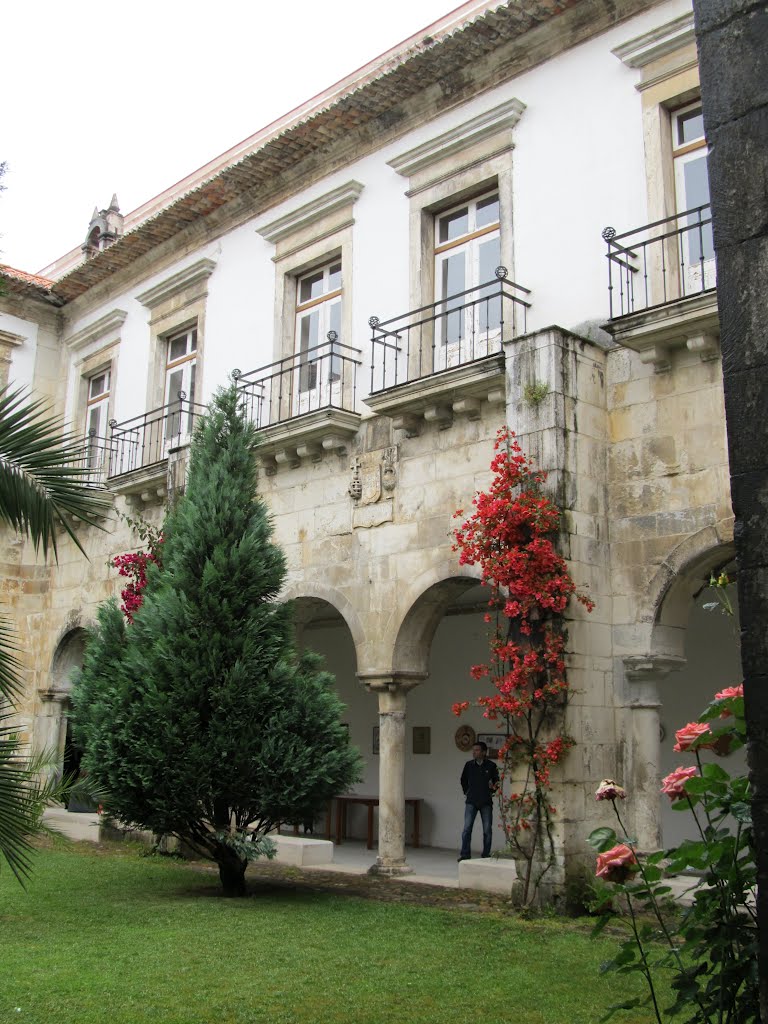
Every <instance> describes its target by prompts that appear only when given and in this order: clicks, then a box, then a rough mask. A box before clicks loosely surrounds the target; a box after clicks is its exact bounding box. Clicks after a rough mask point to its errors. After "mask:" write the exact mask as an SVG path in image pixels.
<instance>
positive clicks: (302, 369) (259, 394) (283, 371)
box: [232, 331, 362, 430]
mask: <svg viewBox="0 0 768 1024" xmlns="http://www.w3.org/2000/svg"><path fill="white" fill-rule="evenodd" d="M361 355H362V353H361V352H360V350H359V349H356V348H351V347H350V346H349V345H342V343H341V342H340V341H339V340H338V335H337V334H336V332H335V331H329V332H328V335H327V341H324V342H322V343H321V344H319V345H315V346H313V347H312V348H309V349H305V350H304V351H302V352H297V353H295V354H294V355H292V356H286V358H285V359H278V361H277V362H276V363H270V364H269V365H268V366H262V367H261V368H260V369H258V370H252V371H251V372H250V373H241V372H240V370H233V371H232V378H233V380H235V382H236V383H237V386H238V388H239V390H240V393H241V395H242V398H243V404H244V406H245V412H246V416H247V417H248V419H249V420H250V421H251V422H252V423H253V424H254V425H255V426H256V427H257V428H258V429H260V430H262V429H264V428H265V427H269V426H272V425H274V424H276V423H284V422H285V421H286V420H290V419H294V418H295V417H297V416H303V415H304V414H305V413H309V412H315V411H317V410H318V409H342V410H346V411H347V412H355V402H356V400H357V373H358V367H360V366H361V365H362V363H361V358H360V357H361Z"/></svg>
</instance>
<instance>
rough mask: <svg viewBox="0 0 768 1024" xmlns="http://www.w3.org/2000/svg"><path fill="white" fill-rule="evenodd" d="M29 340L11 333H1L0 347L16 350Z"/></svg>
mask: <svg viewBox="0 0 768 1024" xmlns="http://www.w3.org/2000/svg"><path fill="white" fill-rule="evenodd" d="M26 340H27V339H26V338H25V337H24V335H22V334H12V333H11V331H0V345H8V346H9V347H10V348H16V346H17V345H23V344H24V342H25V341H26Z"/></svg>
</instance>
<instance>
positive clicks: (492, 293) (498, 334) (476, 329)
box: [368, 267, 531, 394]
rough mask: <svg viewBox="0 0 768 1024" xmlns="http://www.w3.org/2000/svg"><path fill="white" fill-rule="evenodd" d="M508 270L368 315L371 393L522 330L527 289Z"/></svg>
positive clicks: (476, 355) (481, 354) (454, 362)
mask: <svg viewBox="0 0 768 1024" xmlns="http://www.w3.org/2000/svg"><path fill="white" fill-rule="evenodd" d="M507 275H508V271H507V268H506V267H497V268H496V279H495V280H494V281H488V282H486V283H485V284H481V285H478V286H477V287H476V288H466V289H465V290H464V291H462V292H456V294H455V295H448V296H446V297H445V298H444V299H439V300H438V301H437V302H432V303H430V304H429V305H428V306H421V307H420V308H419V309H414V310H411V312H410V313H405V314H403V315H401V316H396V317H393V318H392V319H391V320H384V321H383V322H382V321H380V320H379V318H378V317H376V316H372V317H371V318H370V320H369V321H368V325H369V327H370V328H371V331H372V336H371V392H370V393H371V394H376V393H377V392H379V391H385V390H386V389H387V388H391V387H395V386H396V385H398V384H405V383H407V382H408V381H411V380H419V379H421V378H423V377H429V376H431V375H432V374H434V373H440V372H442V371H443V370H449V369H452V368H453V367H456V366H461V365H463V364H465V363H472V362H475V361H476V360H478V359H483V358H485V356H488V355H492V354H493V353H495V352H500V351H501V346H502V342H504V341H509V340H511V339H512V338H514V337H516V336H517V335H519V334H524V333H525V332H526V330H527V315H528V310H529V309H530V307H531V303H530V302H528V301H527V299H526V298H525V296H527V295H530V294H531V292H530V290H529V289H528V288H524V287H523V286H522V285H519V284H515V283H514V281H508V280H507Z"/></svg>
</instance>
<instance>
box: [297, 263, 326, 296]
mask: <svg viewBox="0 0 768 1024" xmlns="http://www.w3.org/2000/svg"><path fill="white" fill-rule="evenodd" d="M323 277H324V274H323V271H322V270H319V271H318V272H317V273H316V274H310V275H308V276H307V277H302V279H301V281H299V302H300V303H301V302H309V301H310V300H311V299H319V298H320V296H321V295H322V294H323V292H324V288H323Z"/></svg>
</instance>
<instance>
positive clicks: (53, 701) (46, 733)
mask: <svg viewBox="0 0 768 1024" xmlns="http://www.w3.org/2000/svg"><path fill="white" fill-rule="evenodd" d="M40 702H41V704H42V708H41V713H40V717H39V718H38V720H37V724H36V727H35V735H34V750H35V753H36V754H42V753H43V752H44V751H47V752H48V753H51V754H54V755H55V756H56V758H57V759H58V758H60V757H61V756H62V753H63V736H62V733H63V729H64V723H65V721H66V717H67V711H68V709H69V693H68V692H67V691H66V690H43V691H41V693H40ZM54 770H55V769H54V768H53V766H51V767H50V768H49V769H47V774H48V775H52V774H53V772H54Z"/></svg>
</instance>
